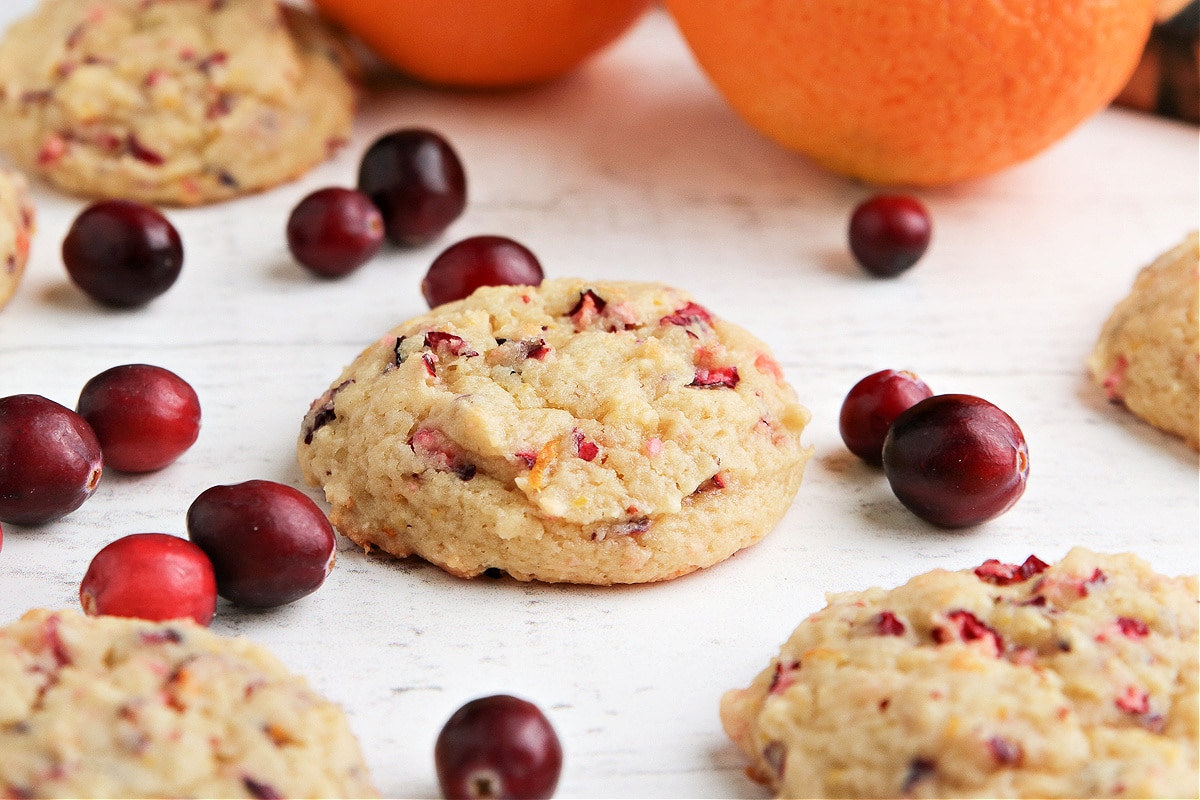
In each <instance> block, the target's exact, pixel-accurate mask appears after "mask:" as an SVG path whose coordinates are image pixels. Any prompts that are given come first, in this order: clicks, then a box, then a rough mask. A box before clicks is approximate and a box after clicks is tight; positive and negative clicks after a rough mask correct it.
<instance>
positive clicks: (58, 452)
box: [0, 394, 104, 525]
mask: <svg viewBox="0 0 1200 800" xmlns="http://www.w3.org/2000/svg"><path fill="white" fill-rule="evenodd" d="M103 468H104V458H103V456H102V455H101V452H100V442H99V441H98V440H97V439H96V434H95V433H93V432H92V429H91V427H90V426H89V425H88V424H87V421H85V420H84V418H83V417H81V416H79V415H78V414H76V413H75V412H74V411H72V410H71V409H69V408H67V407H65V406H61V405H59V404H58V403H55V402H54V401H53V400H47V399H46V398H45V397H42V396H41V395H36V394H16V395H12V396H10V397H3V398H0V520H3V521H4V522H12V523H16V524H17V525H40V524H42V523H43V522H50V521H51V520H54V519H58V518H59V517H61V516H63V515H64V514H68V513H70V512H72V511H74V510H75V509H77V508H79V507H80V506H81V505H83V501H85V500H87V499H88V498H89V497H91V496H92V493H93V492H95V491H96V487H97V486H98V485H99V484H100V474H101V472H102V471H103Z"/></svg>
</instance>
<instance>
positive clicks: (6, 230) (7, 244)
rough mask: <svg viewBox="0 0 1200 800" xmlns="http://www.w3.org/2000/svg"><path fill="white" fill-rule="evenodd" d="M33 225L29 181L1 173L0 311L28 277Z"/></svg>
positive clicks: (15, 175) (19, 176)
mask: <svg viewBox="0 0 1200 800" xmlns="http://www.w3.org/2000/svg"><path fill="white" fill-rule="evenodd" d="M33 221H34V211H33V201H32V200H31V199H30V197H29V192H28V191H27V190H26V186H25V179H24V178H23V177H21V175H20V174H18V173H15V172H6V171H4V170H2V169H0V308H4V306H5V305H6V304H7V303H8V301H9V300H11V299H12V296H13V294H15V293H16V291H17V285H18V284H19V283H20V282H21V278H22V276H24V274H25V262H26V261H28V260H29V243H30V241H31V239H32V237H33Z"/></svg>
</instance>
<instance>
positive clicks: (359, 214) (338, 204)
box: [287, 187, 383, 278]
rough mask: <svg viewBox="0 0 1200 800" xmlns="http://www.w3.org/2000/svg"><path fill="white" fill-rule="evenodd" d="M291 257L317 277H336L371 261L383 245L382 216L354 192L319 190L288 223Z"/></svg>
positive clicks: (334, 189)
mask: <svg viewBox="0 0 1200 800" xmlns="http://www.w3.org/2000/svg"><path fill="white" fill-rule="evenodd" d="M287 241H288V249H290V250H291V251H292V256H293V257H294V258H295V259H296V260H297V261H298V262H300V264H301V266H304V267H307V268H308V269H310V270H312V271H313V272H315V273H317V274H318V275H324V276H325V277H327V278H337V277H341V276H342V275H348V274H350V273H351V272H353V271H354V270H356V269H358V268H359V267H361V266H362V265H363V264H365V263H367V262H368V261H370V260H371V259H372V258H373V257H374V256H375V254H376V253H378V252H379V247H380V245H382V244H383V217H382V216H381V215H380V214H379V209H378V208H376V207H375V204H374V203H372V202H371V198H369V197H367V196H366V195H365V194H363V193H362V192H358V191H355V190H354V189H341V188H337V187H331V188H328V189H319V190H317V191H315V192H313V193H312V194H310V195H309V196H308V197H305V198H304V199H303V200H301V201H300V204H299V205H297V206H296V208H295V209H293V210H292V214H291V216H290V217H288V223H287Z"/></svg>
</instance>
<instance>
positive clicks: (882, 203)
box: [850, 195, 933, 278]
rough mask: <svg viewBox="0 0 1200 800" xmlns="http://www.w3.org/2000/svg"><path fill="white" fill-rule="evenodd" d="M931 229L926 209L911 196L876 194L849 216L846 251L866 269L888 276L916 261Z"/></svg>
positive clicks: (921, 253)
mask: <svg viewBox="0 0 1200 800" xmlns="http://www.w3.org/2000/svg"><path fill="white" fill-rule="evenodd" d="M932 232H933V223H932V222H931V221H930V219H929V212H928V211H926V210H925V206H923V205H921V203H920V202H919V201H918V200H916V199H915V198H912V197H905V196H902V195H876V196H875V197H872V198H870V199H868V200H865V201H863V202H862V203H861V204H859V206H858V208H856V209H854V214H853V215H852V216H851V217H850V251H851V252H852V253H854V258H855V259H857V260H858V263H859V264H860V265H862V267H863V269H865V270H867V272H870V273H871V274H873V275H878V276H879V277H881V278H890V277H892V276H895V275H899V274H900V273H901V272H904V271H905V270H906V269H908V268H909V267H911V266H912V265H913V264H915V263H917V261H918V260H919V259H920V258H921V256H922V255H924V254H925V248H927V247H928V246H929V237H930V235H931V234H932Z"/></svg>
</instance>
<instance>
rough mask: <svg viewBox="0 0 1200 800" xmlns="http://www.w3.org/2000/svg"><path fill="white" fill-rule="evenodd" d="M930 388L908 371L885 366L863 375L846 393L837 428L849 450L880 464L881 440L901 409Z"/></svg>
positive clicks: (923, 397) (924, 394)
mask: <svg viewBox="0 0 1200 800" xmlns="http://www.w3.org/2000/svg"><path fill="white" fill-rule="evenodd" d="M932 394H933V391H932V390H931V389H930V388H929V387H928V386H927V385H926V384H925V382H924V381H923V380H921V379H920V378H918V377H917V376H916V375H914V374H912V373H911V372H905V371H902V370H894V369H885V370H882V371H880V372H876V373H873V374H871V375H868V376H867V377H865V378H863V379H862V380H861V381H859V382H858V383H856V384H854V387H853V388H852V389H851V390H850V392H849V393H848V394H847V395H846V399H845V400H844V401H843V402H842V413H841V416H840V417H839V419H838V430H840V431H841V434H842V441H843V442H845V443H846V447H848V448H849V449H850V452H851V453H854V455H856V456H858V457H859V458H861V459H862V460H863V461H865V462H867V463H868V464H874V465H875V466H879V465H880V464H882V463H883V440H884V438H885V437H886V436H887V432H888V428H890V427H891V426H892V420H894V419H896V417H898V416H899V415H900V412H902V411H905V410H907V409H908V408H910V407H912V406H913V405H914V404H915V403H917V402H919V401H921V400H924V399H925V398H926V397H929V396H931V395H932Z"/></svg>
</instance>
